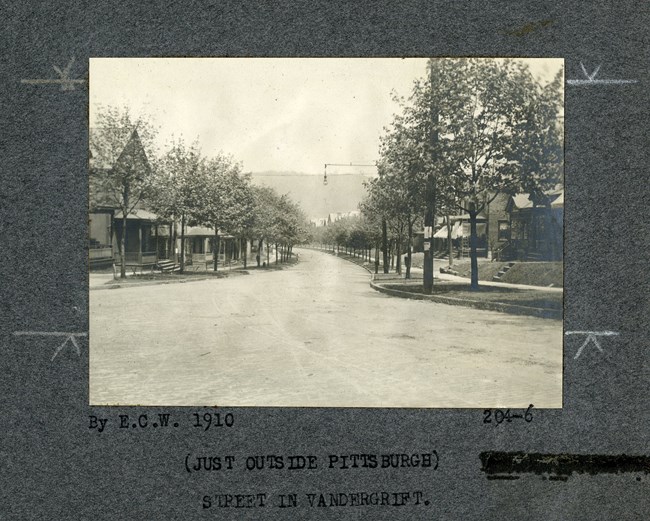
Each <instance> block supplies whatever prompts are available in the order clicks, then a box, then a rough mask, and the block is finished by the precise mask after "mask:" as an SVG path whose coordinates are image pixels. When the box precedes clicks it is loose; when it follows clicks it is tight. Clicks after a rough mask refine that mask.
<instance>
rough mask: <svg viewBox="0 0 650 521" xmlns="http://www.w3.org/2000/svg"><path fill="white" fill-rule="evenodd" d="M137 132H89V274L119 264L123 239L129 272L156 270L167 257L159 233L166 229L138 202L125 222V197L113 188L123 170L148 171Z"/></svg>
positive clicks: (121, 129)
mask: <svg viewBox="0 0 650 521" xmlns="http://www.w3.org/2000/svg"><path fill="white" fill-rule="evenodd" d="M150 168H151V167H150V164H149V160H148V158H147V154H146V152H145V150H144V147H143V146H142V142H141V140H140V137H139V135H138V132H137V129H127V128H110V129H104V128H91V129H90V132H89V208H88V237H89V244H88V258H89V266H90V269H95V268H102V267H109V266H112V265H113V264H120V263H121V255H122V254H121V252H120V245H121V240H122V237H123V236H124V243H125V244H124V257H125V261H126V264H127V265H129V266H133V267H136V266H139V267H143V266H151V267H153V266H154V265H155V264H156V262H157V260H158V258H159V257H160V254H161V253H162V254H165V253H167V252H168V249H166V248H165V241H164V239H163V240H162V242H161V240H160V239H161V237H164V235H162V234H160V233H159V232H160V228H161V227H165V223H164V222H163V221H161V220H160V219H158V217H157V216H156V215H155V214H153V213H152V212H150V211H148V210H146V209H145V208H144V207H143V202H142V201H136V202H135V204H134V206H133V207H132V208H129V210H130V211H129V212H128V213H127V216H126V226H125V225H124V221H125V220H124V219H123V217H124V215H123V209H122V206H123V204H122V201H121V200H120V198H121V193H120V191H119V190H118V189H116V187H115V186H114V185H112V184H111V182H110V180H111V176H112V175H114V174H115V173H116V172H118V171H119V170H127V169H150Z"/></svg>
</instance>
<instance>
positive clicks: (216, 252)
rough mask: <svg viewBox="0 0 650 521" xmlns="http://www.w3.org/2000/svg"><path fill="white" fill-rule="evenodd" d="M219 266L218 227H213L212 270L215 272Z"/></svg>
mask: <svg viewBox="0 0 650 521" xmlns="http://www.w3.org/2000/svg"><path fill="white" fill-rule="evenodd" d="M218 266H219V228H218V227H217V226H215V227H214V258H213V259H212V267H213V269H214V272H215V273H216V272H217V267H218Z"/></svg>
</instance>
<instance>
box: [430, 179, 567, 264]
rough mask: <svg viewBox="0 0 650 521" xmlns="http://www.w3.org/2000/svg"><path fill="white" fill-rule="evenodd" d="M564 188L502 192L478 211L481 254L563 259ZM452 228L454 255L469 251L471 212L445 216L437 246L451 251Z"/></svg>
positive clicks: (444, 251)
mask: <svg viewBox="0 0 650 521" xmlns="http://www.w3.org/2000/svg"><path fill="white" fill-rule="evenodd" d="M563 213H564V189H563V188H562V186H558V187H556V188H554V189H552V190H548V191H546V192H544V193H543V194H542V195H538V196H537V197H535V196H533V195H531V194H527V193H520V194H515V195H509V194H498V195H497V196H496V197H495V198H494V199H493V200H492V201H491V202H490V203H489V204H488V205H487V206H486V208H485V209H484V210H483V211H482V212H481V213H480V214H479V215H478V217H477V224H476V231H477V250H478V255H479V256H481V257H483V256H484V257H491V258H493V259H496V260H500V261H510V260H519V261H536V260H561V259H562V230H563ZM447 219H449V223H450V228H451V240H452V250H453V251H454V255H456V256H458V257H464V256H468V255H469V239H470V223H469V215H464V214H461V215H452V216H449V217H444V218H442V219H441V220H440V222H439V223H438V227H437V230H436V231H435V232H434V235H433V238H434V250H435V251H436V252H438V253H439V254H441V255H445V254H447V252H448V251H449V244H448V239H449V231H448V229H447Z"/></svg>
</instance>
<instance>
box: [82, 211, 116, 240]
mask: <svg viewBox="0 0 650 521" xmlns="http://www.w3.org/2000/svg"><path fill="white" fill-rule="evenodd" d="M88 235H89V237H90V242H91V244H96V245H98V246H99V245H102V246H106V245H109V244H111V214H110V213H90V214H89V215H88Z"/></svg>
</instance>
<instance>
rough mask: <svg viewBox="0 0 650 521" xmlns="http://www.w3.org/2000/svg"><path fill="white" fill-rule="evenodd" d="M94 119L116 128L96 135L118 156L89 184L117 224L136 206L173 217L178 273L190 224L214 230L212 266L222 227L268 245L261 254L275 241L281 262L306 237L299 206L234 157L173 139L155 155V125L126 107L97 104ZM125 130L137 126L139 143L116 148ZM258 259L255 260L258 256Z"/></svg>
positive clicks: (163, 218)
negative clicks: (256, 180) (143, 153)
mask: <svg viewBox="0 0 650 521" xmlns="http://www.w3.org/2000/svg"><path fill="white" fill-rule="evenodd" d="M96 121H97V124H98V127H99V128H102V129H114V130H116V131H114V132H102V133H101V134H100V137H99V138H100V139H102V140H103V143H101V144H100V148H101V149H104V150H107V151H109V150H110V151H113V154H112V157H117V156H118V155H119V156H120V157H119V160H118V161H116V162H115V164H114V166H113V168H111V169H103V170H102V169H99V170H97V171H95V172H94V173H93V177H94V179H93V183H92V184H91V189H94V190H96V191H100V192H101V193H102V194H103V196H104V197H105V199H107V200H108V201H110V202H111V203H112V204H113V205H114V207H115V208H116V209H118V210H120V211H121V213H122V219H123V226H122V230H126V219H127V217H128V215H130V214H132V213H133V212H134V211H135V210H136V208H137V207H139V206H144V207H146V208H147V209H149V210H151V211H152V212H154V213H155V214H157V215H158V217H159V218H160V219H161V221H162V222H171V223H176V224H177V225H178V227H179V230H180V247H181V251H180V270H181V272H182V271H183V270H184V262H185V242H186V241H185V233H186V230H187V227H188V226H204V227H208V228H210V229H211V230H213V231H214V239H213V248H214V251H215V255H214V269H215V270H216V269H217V262H218V255H217V254H216V253H218V251H219V241H220V238H221V234H223V233H226V234H229V235H233V236H235V237H237V238H240V239H242V240H251V241H257V245H258V252H261V251H262V248H263V247H264V245H265V244H266V249H267V256H268V255H270V247H271V245H274V246H275V249H276V262H277V261H278V252H279V254H280V259H279V260H281V261H285V260H286V259H287V258H288V257H289V256H290V255H291V254H292V247H293V245H294V244H296V243H299V242H303V241H305V240H306V238H307V231H308V224H307V219H306V217H305V215H304V214H303V212H302V210H301V209H300V208H299V206H298V205H297V204H296V203H294V202H292V201H291V200H290V199H289V198H288V196H286V195H282V196H281V195H279V194H277V193H276V192H275V191H274V190H273V189H271V188H267V187H258V186H253V185H252V184H251V178H250V175H247V174H244V173H243V172H242V165H241V163H239V162H237V161H235V159H234V158H233V157H232V156H230V155H227V154H224V153H219V154H217V155H216V156H214V157H206V156H204V155H203V153H202V152H201V150H200V148H199V146H198V144H197V143H192V144H187V143H186V142H185V141H184V140H183V139H176V140H174V141H173V142H172V143H171V145H170V146H169V147H168V148H167V150H166V151H164V152H162V153H161V152H160V151H159V150H157V149H156V148H155V136H156V129H155V128H154V127H153V125H152V124H151V123H150V121H148V120H146V119H140V120H134V119H133V118H132V117H131V115H130V114H129V111H128V110H127V109H116V108H112V107H109V108H104V109H101V110H99V111H98V113H97V116H96ZM125 129H127V131H128V132H133V129H135V130H136V132H137V136H138V139H139V140H140V141H141V142H142V147H141V148H140V147H133V150H129V149H128V148H126V149H120V147H123V146H124V137H123V133H124V130H125ZM138 149H140V150H142V149H145V150H147V155H148V157H147V158H145V159H144V160H143V158H142V157H138V155H137V150H138ZM130 155H132V157H128V156H130ZM125 156H126V157H125ZM147 159H148V160H147ZM125 241H126V234H125V233H122V237H121V238H120V253H121V254H122V252H124V251H125ZM245 251H246V248H244V252H245ZM121 258H122V265H121V269H120V273H121V276H122V277H125V276H126V266H125V255H123V254H122V255H121ZM244 262H246V258H245V256H244ZM257 263H258V266H259V264H260V258H259V255H258V258H257Z"/></svg>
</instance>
